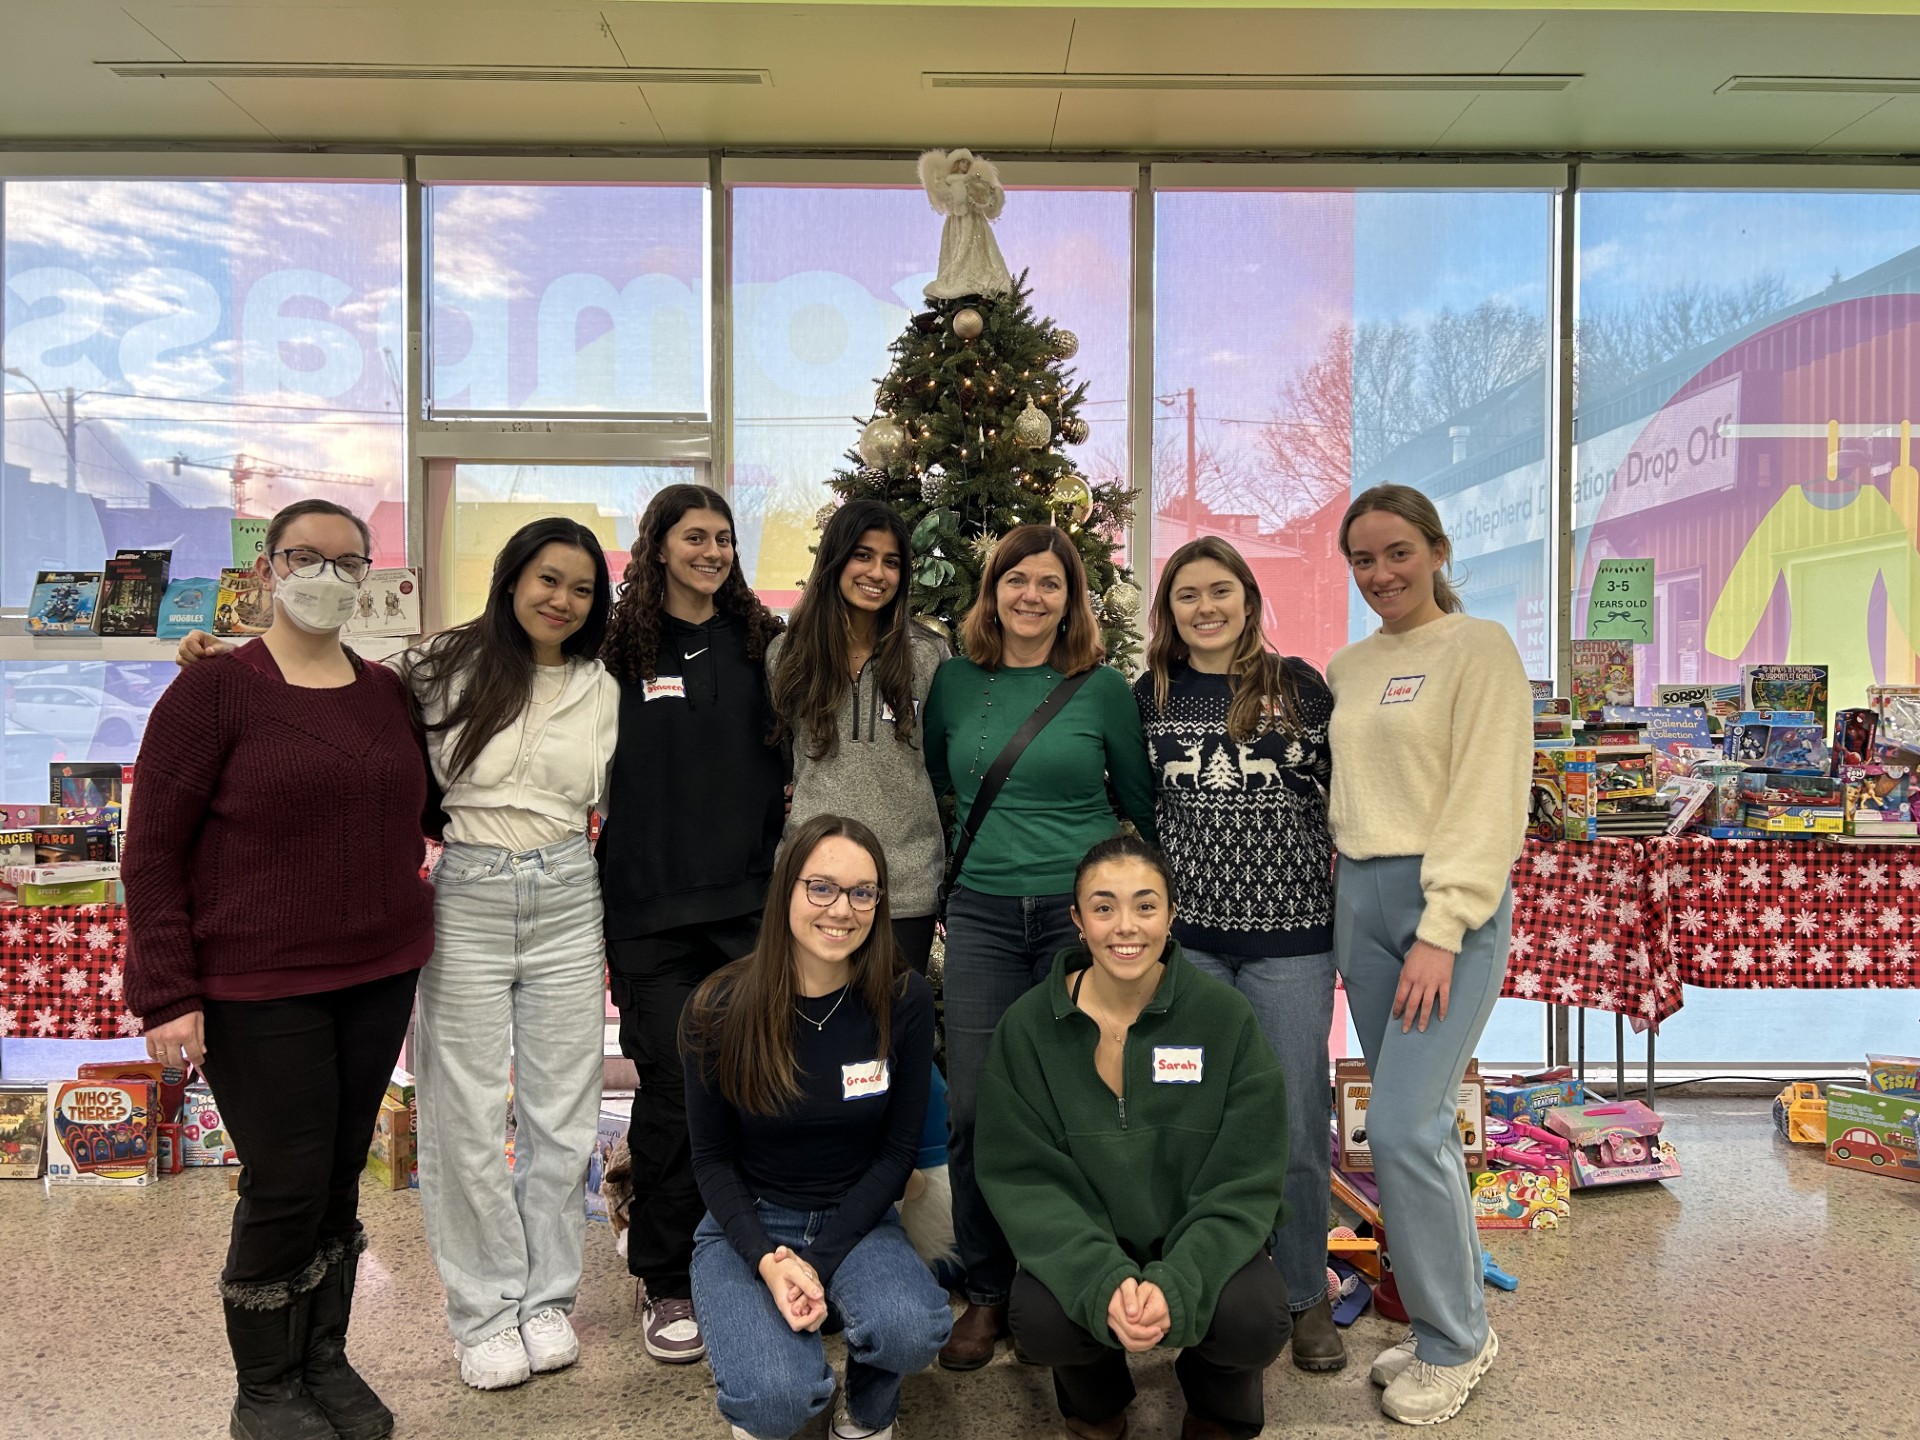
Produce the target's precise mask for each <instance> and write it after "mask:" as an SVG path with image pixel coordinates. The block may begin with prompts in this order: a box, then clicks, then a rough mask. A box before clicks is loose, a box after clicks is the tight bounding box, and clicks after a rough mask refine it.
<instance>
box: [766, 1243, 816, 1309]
mask: <svg viewBox="0 0 1920 1440" xmlns="http://www.w3.org/2000/svg"><path fill="white" fill-rule="evenodd" d="M759 1268H760V1278H761V1279H762V1280H763V1281H765V1282H766V1286H767V1289H768V1291H769V1292H770V1293H771V1294H772V1295H773V1307H774V1309H776V1310H778V1311H779V1312H780V1318H781V1319H782V1320H785V1321H786V1322H787V1325H788V1327H789V1328H791V1329H794V1330H818V1329H819V1328H820V1327H821V1325H823V1324H824V1323H825V1322H826V1318H827V1290H826V1287H825V1286H824V1285H822V1284H821V1283H820V1276H819V1275H818V1274H817V1273H816V1272H815V1271H814V1268H813V1266H811V1265H809V1264H808V1263H807V1262H806V1261H804V1260H802V1259H801V1258H800V1257H799V1256H798V1255H796V1254H794V1253H793V1251H791V1250H790V1249H788V1248H787V1247H786V1246H785V1245H778V1246H775V1247H774V1248H773V1249H772V1250H771V1251H769V1252H768V1253H767V1254H765V1255H762V1256H761V1257H760V1267H759Z"/></svg>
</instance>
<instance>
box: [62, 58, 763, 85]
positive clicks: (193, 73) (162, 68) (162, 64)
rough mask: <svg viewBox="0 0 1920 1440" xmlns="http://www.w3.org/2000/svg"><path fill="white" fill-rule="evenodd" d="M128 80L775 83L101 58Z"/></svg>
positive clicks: (578, 71)
mask: <svg viewBox="0 0 1920 1440" xmlns="http://www.w3.org/2000/svg"><path fill="white" fill-rule="evenodd" d="M94 63H95V64H96V65H99V66H101V67H103V68H105V69H107V70H110V71H112V72H113V73H114V74H115V75H118V76H120V77H121V78H122V79H126V80H487V81H495V82H500V81H506V82H510V83H523V82H528V81H535V82H539V83H543V84H565V85H771V84H772V83H773V76H772V73H771V72H769V71H766V70H711V69H709V70H698V69H688V68H659V69H641V68H638V67H633V68H629V67H627V66H600V65H337V64H330V63H325V62H319V61H302V60H143V61H137V62H136V61H122V60H96V61H95V62H94Z"/></svg>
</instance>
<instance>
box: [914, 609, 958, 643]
mask: <svg viewBox="0 0 1920 1440" xmlns="http://www.w3.org/2000/svg"><path fill="white" fill-rule="evenodd" d="M913 618H914V620H915V621H917V622H918V623H919V624H922V625H924V626H926V627H927V629H929V630H931V631H932V632H933V633H934V634H936V635H938V636H939V637H940V638H941V639H942V640H944V641H946V642H947V643H948V644H949V645H951V644H952V643H953V631H951V630H950V629H948V628H947V622H946V621H944V620H942V619H941V618H940V617H939V616H938V615H916V616H914V617H913Z"/></svg>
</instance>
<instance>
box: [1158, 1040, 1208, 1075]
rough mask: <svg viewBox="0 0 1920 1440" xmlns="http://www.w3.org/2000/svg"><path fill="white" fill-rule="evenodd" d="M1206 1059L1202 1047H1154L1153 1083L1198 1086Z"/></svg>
mask: <svg viewBox="0 0 1920 1440" xmlns="http://www.w3.org/2000/svg"><path fill="white" fill-rule="evenodd" d="M1206 1059H1207V1052H1206V1049H1205V1047H1204V1046H1200V1045H1156V1046H1154V1047H1153V1083H1154V1084H1156V1085H1198V1084H1199V1083H1200V1076H1201V1074H1202V1073H1203V1072H1204V1070H1205V1068H1206Z"/></svg>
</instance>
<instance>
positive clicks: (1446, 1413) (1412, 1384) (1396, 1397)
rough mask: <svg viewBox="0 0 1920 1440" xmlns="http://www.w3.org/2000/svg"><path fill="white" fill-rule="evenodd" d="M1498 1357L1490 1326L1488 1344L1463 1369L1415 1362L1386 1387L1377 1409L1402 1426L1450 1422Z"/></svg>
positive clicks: (1497, 1344) (1420, 1361)
mask: <svg viewBox="0 0 1920 1440" xmlns="http://www.w3.org/2000/svg"><path fill="white" fill-rule="evenodd" d="M1499 1353H1500V1342H1499V1341H1498V1340H1497V1339H1495V1338H1494V1334H1493V1329H1492V1327H1491V1326H1489V1327H1488V1329H1487V1343H1486V1344H1484V1345H1482V1346H1481V1347H1480V1353H1479V1354H1478V1355H1476V1356H1474V1357H1473V1359H1471V1360H1469V1361H1467V1363H1466V1364H1464V1365H1429V1364H1427V1362H1426V1361H1424V1360H1415V1361H1414V1362H1413V1363H1412V1364H1411V1365H1409V1366H1408V1367H1407V1368H1406V1369H1405V1370H1402V1371H1401V1372H1400V1374H1399V1375H1397V1376H1395V1377H1394V1380H1393V1383H1392V1384H1390V1385H1389V1386H1387V1393H1386V1394H1384V1395H1382V1396H1381V1397H1380V1408H1381V1409H1382V1410H1384V1411H1386V1412H1387V1414H1388V1415H1390V1416H1392V1417H1393V1418H1394V1419H1395V1420H1398V1421H1399V1422H1400V1423H1401V1424H1402V1425H1438V1424H1439V1423H1440V1422H1441V1421H1443V1420H1451V1419H1452V1418H1453V1417H1454V1416H1455V1415H1458V1414H1459V1413H1460V1407H1461V1406H1462V1405H1464V1404H1466V1403H1467V1396H1469V1395H1471V1394H1472V1393H1473V1387H1474V1386H1475V1385H1478V1384H1479V1383H1480V1377H1481V1376H1482V1375H1485V1374H1486V1373H1487V1369H1488V1367H1489V1366H1491V1365H1492V1364H1493V1357H1494V1356H1496V1355H1498V1354H1499Z"/></svg>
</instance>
